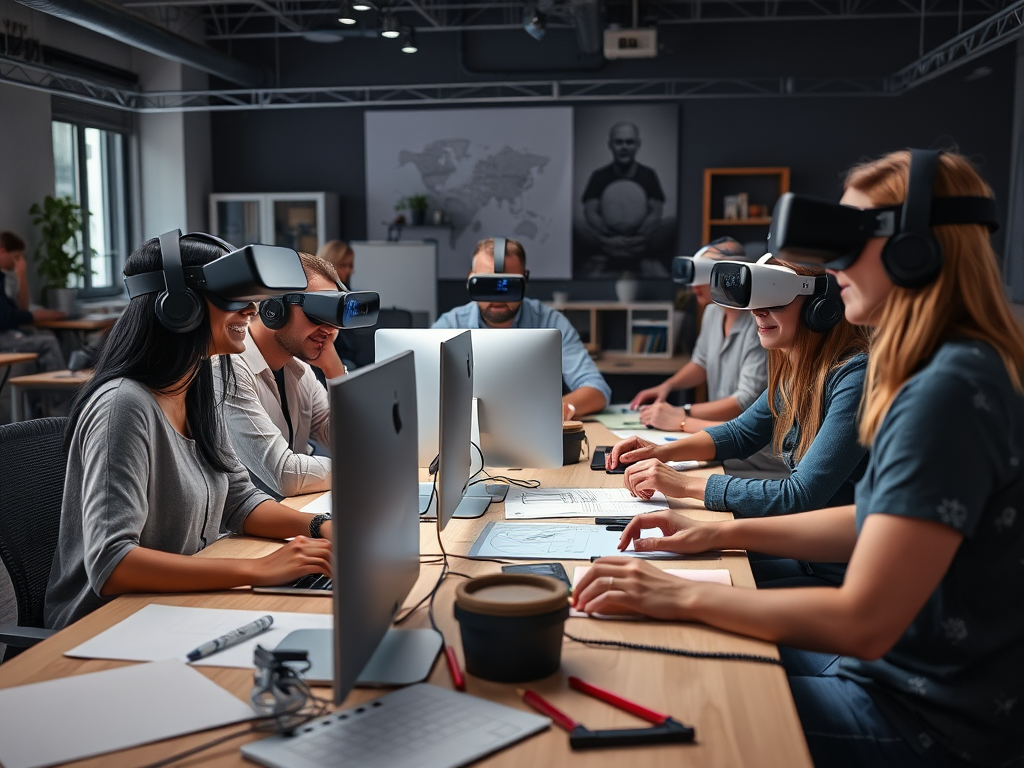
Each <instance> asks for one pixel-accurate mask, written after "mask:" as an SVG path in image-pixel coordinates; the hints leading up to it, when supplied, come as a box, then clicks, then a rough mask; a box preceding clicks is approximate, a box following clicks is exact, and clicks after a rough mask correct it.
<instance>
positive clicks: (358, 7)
mask: <svg viewBox="0 0 1024 768" xmlns="http://www.w3.org/2000/svg"><path fill="white" fill-rule="evenodd" d="M352 10H353V11H371V10H373V6H372V5H370V4H369V3H367V2H364V1H362V0H358V1H357V2H354V3H352Z"/></svg>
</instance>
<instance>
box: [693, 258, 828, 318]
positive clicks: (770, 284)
mask: <svg viewBox="0 0 1024 768" xmlns="http://www.w3.org/2000/svg"><path fill="white" fill-rule="evenodd" d="M771 257H772V255H771V254H770V253H766V254H765V255H764V256H762V257H761V258H760V259H758V261H757V263H756V264H748V263H746V262H742V261H712V260H710V259H707V260H706V261H709V262H710V265H711V277H710V280H709V282H710V285H711V299H712V301H714V302H715V303H716V304H721V305H722V306H723V307H733V308H735V309H765V308H767V307H784V306H786V305H787V304H790V303H791V302H792V301H793V300H794V299H795V298H796V297H797V296H812V295H815V294H822V295H824V294H825V293H826V292H827V291H828V287H829V286H828V278H827V276H825V275H820V276H818V275H798V274H797V273H796V272H794V271H793V270H791V269H789V268H788V267H783V266H779V265H777V264H765V263H764V262H765V261H767V260H768V259H770V258H771Z"/></svg>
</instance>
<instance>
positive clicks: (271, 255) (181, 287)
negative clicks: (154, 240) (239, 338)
mask: <svg viewBox="0 0 1024 768" xmlns="http://www.w3.org/2000/svg"><path fill="white" fill-rule="evenodd" d="M181 236H182V235H181V230H180V229H175V230H172V231H171V232H165V233H164V234H162V235H160V257H161V260H162V262H163V268H162V269H161V270H159V271H156V272H143V273H141V274H138V275H131V276H130V277H125V278H124V285H125V288H127V289H128V297H129V298H131V299H134V298H135V297H136V296H144V295H146V294H147V293H159V294H160V295H159V296H158V297H157V300H156V316H157V319H158V320H159V321H160V324H161V325H163V326H164V327H165V328H167V330H169V331H172V332H174V333H188V332H189V331H193V330H195V329H196V328H198V327H199V325H200V323H202V321H203V317H204V316H205V314H206V304H205V302H203V299H202V297H201V296H200V292H201V293H202V295H203V296H206V297H207V298H209V299H210V302H211V303H212V304H214V306H216V307H218V308H220V309H222V310H224V311H226V312H237V311H239V310H241V309H244V308H245V307H247V306H248V305H249V304H251V303H252V302H254V301H261V300H263V299H266V298H270V297H271V296H280V295H281V294H282V293H286V292H290V291H301V290H303V289H304V288H305V287H306V274H305V272H303V271H302V262H300V261H299V256H298V254H297V253H295V251H293V250H292V249H291V248H282V247H280V246H275V245H247V246H245V247H244V248H239V249H237V250H236V249H235V248H233V247H232V246H231V245H229V244H228V243H226V242H224V241H223V240H221V239H220V238H219V237H214V236H213V235H207V234H204V233H201V232H193V233H191V234H190V237H194V238H197V239H200V240H205V241H206V242H209V243H213V244H214V245H219V246H220V247H221V248H225V249H227V250H228V251H230V253H227V254H225V255H224V256H221V257H220V258H219V259H214V260H213V261H211V262H208V263H207V264H203V265H201V266H197V267H185V266H183V265H182V263H181V249H180V246H179V245H178V241H179V240H180V239H181Z"/></svg>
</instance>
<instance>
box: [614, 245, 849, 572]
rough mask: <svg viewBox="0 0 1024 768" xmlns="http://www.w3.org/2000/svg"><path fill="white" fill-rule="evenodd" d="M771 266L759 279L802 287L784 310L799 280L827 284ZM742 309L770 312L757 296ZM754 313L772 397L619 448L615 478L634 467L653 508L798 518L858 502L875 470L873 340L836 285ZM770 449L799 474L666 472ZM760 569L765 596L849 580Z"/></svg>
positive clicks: (763, 563)
mask: <svg viewBox="0 0 1024 768" xmlns="http://www.w3.org/2000/svg"><path fill="white" fill-rule="evenodd" d="M767 264H768V265H770V266H772V267H773V268H774V269H771V270H766V268H765V267H764V266H755V267H751V269H760V270H765V271H764V272H761V273H760V274H762V275H763V274H775V275H780V274H781V275H782V277H783V278H789V279H790V280H791V281H793V285H794V286H795V287H793V288H791V289H790V290H789V292H788V293H787V294H786V295H785V298H784V299H782V300H786V299H789V298H790V297H793V296H794V293H795V291H796V290H798V289H800V287H801V286H803V285H805V284H808V281H806V280H802V279H800V278H799V277H798V276H807V277H810V278H811V281H810V284H811V285H815V286H816V285H817V282H816V281H817V280H821V281H822V283H823V285H824V284H825V283H824V281H825V278H824V276H823V270H821V269H812V268H809V267H806V266H800V265H795V264H788V263H784V262H780V261H777V260H775V259H771V260H769V261H768V262H767ZM779 269H781V270H783V271H782V272H781V273H780V271H779ZM756 282H757V280H756V279H754V283H755V284H756ZM782 290H783V292H785V291H786V288H783V289H782ZM815 290H817V288H815ZM780 298H782V297H781V295H780V296H773V298H772V299H771V300H773V301H778V300H780ZM742 304H743V305H752V306H761V305H760V304H759V303H758V302H757V297H756V296H751V297H750V299H749V301H744V302H742ZM750 312H751V314H753V316H754V320H755V321H756V323H757V326H758V334H759V338H760V340H761V345H762V346H763V347H765V348H766V349H767V350H768V388H767V390H766V391H765V392H763V393H762V394H761V396H760V397H759V398H758V399H757V400H756V401H755V402H754V404H753V405H751V406H750V407H749V408H748V409H747V410H746V411H744V412H743V413H742V414H740V415H739V416H738V417H736V418H735V419H732V420H730V421H727V422H724V423H723V424H720V425H717V426H711V427H708V428H706V429H703V430H701V431H700V432H697V433H696V434H694V435H693V436H692V437H689V438H687V439H685V440H677V441H674V442H671V443H668V444H665V445H656V444H654V443H650V442H648V441H646V440H643V439H642V438H639V437H630V438H626V439H625V440H623V441H621V442H620V443H618V444H617V445H616V446H615V447H614V448H613V449H612V452H611V454H610V455H609V456H608V458H607V467H608V468H609V469H613V468H614V467H616V466H617V465H618V463H619V462H620V461H621V462H622V463H625V464H629V465H630V466H628V467H627V468H626V473H625V475H624V480H625V485H626V487H627V488H629V490H630V491H631V492H632V493H633V494H634V495H636V496H639V497H641V498H650V497H651V496H652V495H653V494H654V492H655V491H661V492H662V493H664V494H665V495H666V496H671V497H674V498H696V499H700V500H701V501H703V502H704V505H705V506H706V507H707V508H708V509H715V510H723V511H724V510H728V511H732V512H734V513H735V514H736V515H738V516H740V517H761V516H771V515H788V514H792V513H794V512H803V511H806V510H808V509H817V508H819V507H824V506H832V505H837V504H849V503H851V502H852V501H853V488H854V484H855V483H856V482H857V480H859V479H860V478H861V476H862V475H863V474H864V469H865V467H866V466H867V451H866V450H865V449H864V447H863V446H861V445H860V444H859V443H858V442H857V426H856V414H857V407H858V405H859V403H860V396H861V391H862V389H863V384H864V372H865V369H866V367H867V357H866V352H867V347H868V341H867V336H866V335H865V333H864V332H863V330H861V329H859V328H857V327H855V326H853V325H851V324H850V323H848V322H847V321H846V320H845V319H844V318H843V316H842V304H841V302H840V300H839V297H838V288H837V287H836V286H835V284H834V283H828V290H827V291H825V292H823V293H817V294H815V295H809V296H801V295H796V296H795V297H794V298H792V300H790V301H788V303H786V304H785V305H784V306H772V307H762V308H760V309H751V310H750ZM766 446H771V447H772V449H773V451H774V453H775V454H776V455H779V456H781V457H782V458H783V460H784V461H785V463H786V464H787V466H788V467H789V469H790V473H789V476H788V477H785V478H782V479H767V480H766V479H752V478H742V477H736V476H733V475H729V474H725V475H715V476H712V477H708V478H702V477H693V476H691V475H688V474H681V473H679V472H677V471H676V470H675V469H673V468H672V467H671V466H669V465H668V464H666V463H665V462H669V461H690V460H698V461H708V460H712V459H714V460H718V461H722V460H726V459H745V458H748V457H750V456H753V455H755V454H756V453H757V452H758V451H761V450H762V449H764V448H765V447H766ZM751 567H752V568H753V571H754V577H755V579H756V581H757V583H758V585H759V586H797V585H808V586H828V585H835V584H838V583H840V582H842V580H843V573H844V572H845V570H846V569H845V566H844V565H842V564H839V563H832V562H827V561H826V562H805V561H802V560H790V559H782V558H775V557H760V556H758V557H757V558H756V559H755V558H753V557H752V558H751Z"/></svg>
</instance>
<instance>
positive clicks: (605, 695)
mask: <svg viewBox="0 0 1024 768" xmlns="http://www.w3.org/2000/svg"><path fill="white" fill-rule="evenodd" d="M569 687H570V688H575V689H576V690H577V691H582V692H583V693H586V694H589V695H590V696H593V697H594V698H595V699H600V700H601V701H603V702H606V703H607V704H611V705H612V706H613V707H618V708H619V709H622V710H625V711H626V712H629V714H631V715H636V716H637V717H639V718H640V719H641V720H646V721H647V722H649V723H654V724H655V725H661V724H662V723H664V722H665V721H666V720H668V719H669V716H668V715H663V714H661V713H660V712H655V711H654V710H653V709H648V708H647V707H644V706H641V705H640V704H636V703H634V702H632V701H629V700H628V699H624V698H622V697H621V696H619V695H617V694H614V693H612V692H611V691H606V690H604V689H603V688H598V687H597V686H596V685H591V684H590V683H585V682H583V681H582V680H580V679H579V678H578V677H570V678H569Z"/></svg>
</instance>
